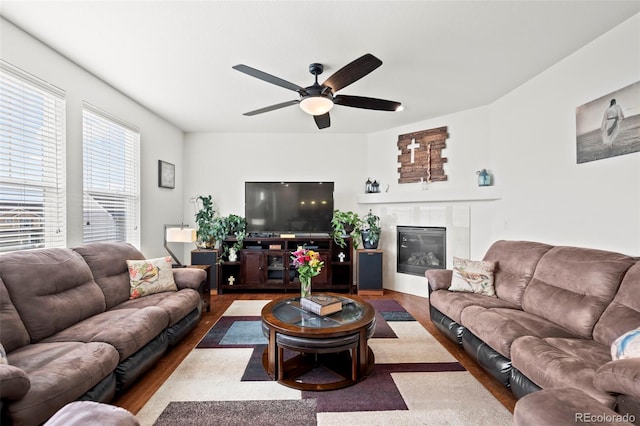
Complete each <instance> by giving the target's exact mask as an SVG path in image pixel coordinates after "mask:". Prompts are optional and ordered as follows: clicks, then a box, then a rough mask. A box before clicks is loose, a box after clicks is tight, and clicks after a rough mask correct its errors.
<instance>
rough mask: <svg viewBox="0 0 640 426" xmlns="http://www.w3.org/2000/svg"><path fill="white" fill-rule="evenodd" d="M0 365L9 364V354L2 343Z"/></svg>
mask: <svg viewBox="0 0 640 426" xmlns="http://www.w3.org/2000/svg"><path fill="white" fill-rule="evenodd" d="M0 364H9V360H8V359H7V352H5V350H4V346H2V343H0Z"/></svg>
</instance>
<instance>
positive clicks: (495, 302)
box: [429, 290, 518, 323]
mask: <svg viewBox="0 0 640 426" xmlns="http://www.w3.org/2000/svg"><path fill="white" fill-rule="evenodd" d="M429 303H431V306H433V307H434V308H436V309H437V310H439V311H440V312H442V313H443V314H445V315H446V316H448V317H449V318H451V319H452V320H454V321H455V322H457V323H460V316H461V315H462V310H463V309H464V308H466V307H468V306H482V307H485V308H509V309H518V306H516V305H514V304H513V303H510V302H508V301H506V300H502V299H499V298H497V297H490V296H486V295H484V294H478V293H461V292H453V291H448V290H436V291H434V292H432V293H431V295H430V296H429Z"/></svg>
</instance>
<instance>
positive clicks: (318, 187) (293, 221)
mask: <svg viewBox="0 0 640 426" xmlns="http://www.w3.org/2000/svg"><path fill="white" fill-rule="evenodd" d="M333 187H334V184H333V182H245V191H244V213H245V218H246V219H247V232H248V233H249V234H259V235H264V234H283V233H293V234H328V233H330V232H331V218H332V217H333Z"/></svg>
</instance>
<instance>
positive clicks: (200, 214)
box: [196, 195, 216, 248]
mask: <svg viewBox="0 0 640 426" xmlns="http://www.w3.org/2000/svg"><path fill="white" fill-rule="evenodd" d="M197 202H200V204H201V207H200V209H199V210H198V211H197V212H196V223H197V225H198V230H197V231H196V235H197V237H198V242H197V244H196V245H197V246H198V248H213V247H214V245H215V242H216V234H215V230H214V221H215V213H216V211H215V210H214V209H213V201H211V195H207V196H204V195H199V196H198V197H197V198H196V203H197Z"/></svg>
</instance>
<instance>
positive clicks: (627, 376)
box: [593, 358, 640, 399]
mask: <svg viewBox="0 0 640 426" xmlns="http://www.w3.org/2000/svg"><path fill="white" fill-rule="evenodd" d="M593 384H594V386H595V387H596V388H598V389H599V390H601V391H604V392H609V393H617V394H623V395H631V396H633V397H634V398H636V399H640V358H627V359H619V360H616V361H610V362H608V363H606V364H605V365H603V366H602V367H600V368H598V370H596V374H595V376H594V377H593Z"/></svg>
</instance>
